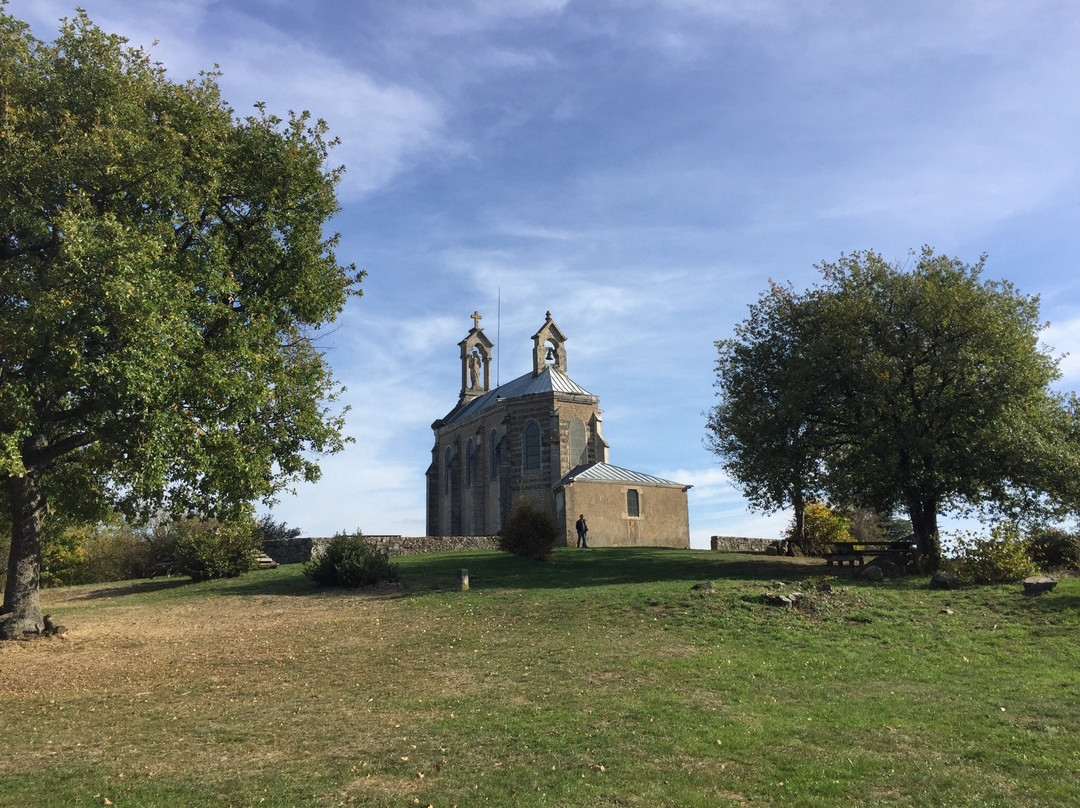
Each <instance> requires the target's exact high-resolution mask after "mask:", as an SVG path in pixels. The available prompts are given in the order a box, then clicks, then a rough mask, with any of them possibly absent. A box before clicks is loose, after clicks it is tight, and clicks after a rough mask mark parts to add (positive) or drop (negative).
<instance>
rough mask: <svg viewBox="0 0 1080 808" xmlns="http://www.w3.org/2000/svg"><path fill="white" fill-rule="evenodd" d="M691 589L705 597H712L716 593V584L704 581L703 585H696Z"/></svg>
mask: <svg viewBox="0 0 1080 808" xmlns="http://www.w3.org/2000/svg"><path fill="white" fill-rule="evenodd" d="M690 589H691V590H693V591H695V592H701V593H702V594H703V595H711V594H713V593H714V592H716V584H714V583H713V582H712V581H702V582H701V583H697V584H694V585H693V586H692V587H690Z"/></svg>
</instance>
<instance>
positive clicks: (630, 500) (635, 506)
mask: <svg viewBox="0 0 1080 808" xmlns="http://www.w3.org/2000/svg"><path fill="white" fill-rule="evenodd" d="M626 515H627V516H641V503H640V502H639V500H638V492H637V491H635V490H634V489H633V488H631V489H629V490H628V491H627V492H626Z"/></svg>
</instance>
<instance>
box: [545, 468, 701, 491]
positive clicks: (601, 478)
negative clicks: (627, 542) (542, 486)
mask: <svg viewBox="0 0 1080 808" xmlns="http://www.w3.org/2000/svg"><path fill="white" fill-rule="evenodd" d="M573 480H588V481H590V482H600V483H630V484H632V485H654V486H661V487H667V488H682V489H688V488H691V487H692V486H689V485H685V484H683V483H676V482H673V481H671V480H665V479H663V478H661V477H653V476H652V475H651V474H642V473H641V472H640V471H631V470H630V469H624V468H622V467H620V466H613V465H611V464H610V463H589V464H588V465H586V466H578V467H577V468H576V469H574V470H573V471H571V472H570V473H569V474H567V475H566V476H565V477H563V478H562V479H561V480H559V482H558V483H556V485H555V487H556V488H560V487H561V486H564V485H566V484H567V483H569V482H572V481H573Z"/></svg>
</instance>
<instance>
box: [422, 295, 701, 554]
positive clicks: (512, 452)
mask: <svg viewBox="0 0 1080 808" xmlns="http://www.w3.org/2000/svg"><path fill="white" fill-rule="evenodd" d="M472 317H473V327H472V328H471V329H470V330H469V333H468V336H466V337H465V339H463V340H462V341H461V342H460V343H458V346H459V347H460V348H461V395H460V397H459V398H458V403H457V406H455V407H454V408H453V409H452V410H450V412H449V413H447V415H446V416H445V417H444V418H440V419H439V420H437V421H435V422H434V423H433V424H432V425H431V428H432V429H433V430H434V432H435V446H434V448H433V449H432V450H431V466H430V467H429V468H428V471H427V535H429V536H491V535H495V534H496V533H498V532H499V530H500V529H501V528H502V526H503V525H504V524H505V523H506V521H507V519H508V518H509V516H510V512H511V511H512V510H513V507H514V504H515V503H516V502H517V501H518V500H519V499H522V498H524V499H527V500H529V501H531V502H532V503H534V504H535V505H538V506H540V507H542V508H547V509H549V510H550V511H551V513H552V514H554V516H555V518H556V520H557V522H558V523H559V524H560V525H561V526H562V527H563V535H562V537H561V543H562V544H564V545H573V544H574V543H576V541H577V533H576V531H575V528H574V523H575V522H576V521H577V518H578V515H579V514H585V518H586V520H587V521H588V524H589V544H590V546H597V547H605V546H642V545H653V546H662V547H689V546H690V523H689V516H688V508H687V496H686V492H687V491H688V490H689V488H690V486H689V485H683V484H680V483H676V482H672V481H670V480H662V479H660V478H659V477H653V476H651V475H648V474H642V473H640V472H636V471H630V470H629V469H624V468H620V467H618V466H613V465H611V464H609V463H608V443H607V441H606V440H604V436H603V434H602V433H601V429H600V425H601V418H600V415H601V410H600V407H599V403H600V399H599V398H598V397H597V396H594V395H593V394H592V393H590V392H588V391H587V390H585V389H584V388H582V387H581V386H579V385H578V384H577V383H576V382H574V381H573V380H572V379H571V378H570V377H569V376H568V375H567V368H566V337H565V336H564V335H563V333H562V332H561V331H560V330H559V327H558V326H557V325H555V323H554V322H552V319H551V312H548V313H547V319H546V320H545V321H544V325H543V326H542V327H541V328H540V330H539V331H537V332H536V333H535V334H534V335H533V337H532V340H533V349H532V369H531V370H530V371H529V372H528V373H526V374H525V375H523V376H519V377H518V378H516V379H514V380H513V381H510V382H507V383H506V384H503V385H500V386H498V387H496V388H494V389H492V387H491V360H492V349H493V348H494V347H495V346H494V345H493V344H492V342H491V341H490V340H489V339H488V338H487V336H486V335H485V334H484V331H483V329H482V328H480V322H479V321H480V320H481V319H483V318H482V317H481V316H480V315H479V314H478V313H475V312H474V313H473V315H472Z"/></svg>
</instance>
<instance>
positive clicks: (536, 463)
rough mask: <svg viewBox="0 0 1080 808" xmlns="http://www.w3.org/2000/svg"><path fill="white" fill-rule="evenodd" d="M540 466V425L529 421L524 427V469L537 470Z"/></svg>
mask: <svg viewBox="0 0 1080 808" xmlns="http://www.w3.org/2000/svg"><path fill="white" fill-rule="evenodd" d="M539 468H540V425H539V424H537V423H536V421H529V424H528V426H526V427H525V470H526V471H537V470H539Z"/></svg>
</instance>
